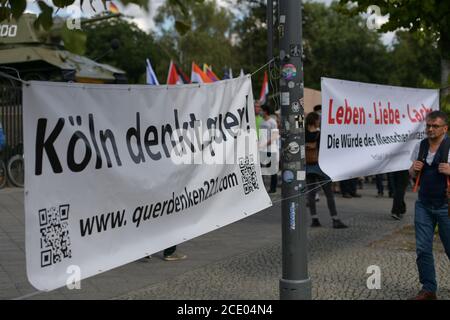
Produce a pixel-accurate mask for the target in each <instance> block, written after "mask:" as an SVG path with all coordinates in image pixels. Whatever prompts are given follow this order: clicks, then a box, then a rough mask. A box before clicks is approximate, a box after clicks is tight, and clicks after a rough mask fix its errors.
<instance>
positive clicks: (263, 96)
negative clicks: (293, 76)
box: [259, 71, 269, 105]
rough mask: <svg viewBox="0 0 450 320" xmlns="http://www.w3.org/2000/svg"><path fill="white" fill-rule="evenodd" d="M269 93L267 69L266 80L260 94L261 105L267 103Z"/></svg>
mask: <svg viewBox="0 0 450 320" xmlns="http://www.w3.org/2000/svg"><path fill="white" fill-rule="evenodd" d="M268 94H269V77H268V76H267V71H266V72H264V80H263V84H262V87H261V93H260V94H259V103H260V104H261V105H263V104H265V103H266V96H267V95H268Z"/></svg>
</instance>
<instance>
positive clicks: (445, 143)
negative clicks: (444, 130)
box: [417, 137, 450, 163]
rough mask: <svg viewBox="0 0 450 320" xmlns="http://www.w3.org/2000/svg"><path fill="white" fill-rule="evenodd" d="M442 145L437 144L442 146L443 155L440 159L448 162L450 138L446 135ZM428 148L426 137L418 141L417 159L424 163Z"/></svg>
mask: <svg viewBox="0 0 450 320" xmlns="http://www.w3.org/2000/svg"><path fill="white" fill-rule="evenodd" d="M442 143H443V145H442V146H439V148H440V147H442V148H443V150H442V151H443V153H444V154H443V156H442V159H441V162H444V163H446V162H448V152H449V151H450V138H449V137H447V139H444V141H442ZM429 148H430V144H429V143H428V139H423V140H422V141H421V142H420V147H419V155H418V157H417V160H418V161H422V162H423V163H425V161H426V156H427V155H428V149H429Z"/></svg>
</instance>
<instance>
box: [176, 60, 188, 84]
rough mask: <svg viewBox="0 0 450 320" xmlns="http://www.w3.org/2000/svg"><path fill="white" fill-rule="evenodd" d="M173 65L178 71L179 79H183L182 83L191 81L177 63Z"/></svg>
mask: <svg viewBox="0 0 450 320" xmlns="http://www.w3.org/2000/svg"><path fill="white" fill-rule="evenodd" d="M173 65H174V66H175V69H176V71H177V73H178V76H179V77H180V78H181V81H183V83H184V84H187V83H191V80H190V79H189V77H188V76H187V75H186V74H185V73H184V72H183V70H181V68H180V67H179V66H178V65H177V64H175V63H174V64H173Z"/></svg>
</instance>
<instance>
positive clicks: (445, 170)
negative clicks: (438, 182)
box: [438, 163, 450, 176]
mask: <svg viewBox="0 0 450 320" xmlns="http://www.w3.org/2000/svg"><path fill="white" fill-rule="evenodd" d="M438 170H439V172H440V173H442V174H445V175H446V176H450V164H448V163H439V167H438Z"/></svg>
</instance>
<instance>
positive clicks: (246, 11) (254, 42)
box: [233, 0, 276, 99]
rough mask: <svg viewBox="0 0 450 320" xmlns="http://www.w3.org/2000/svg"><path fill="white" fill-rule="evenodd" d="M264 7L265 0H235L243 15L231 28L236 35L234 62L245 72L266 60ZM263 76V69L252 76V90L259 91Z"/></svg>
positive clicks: (257, 66) (252, 69)
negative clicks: (236, 53)
mask: <svg viewBox="0 0 450 320" xmlns="http://www.w3.org/2000/svg"><path fill="white" fill-rule="evenodd" d="M266 8H267V7H266V0H239V1H238V2H237V9H238V10H239V11H240V12H241V13H243V17H242V18H241V19H239V20H238V21H237V22H236V23H235V25H234V28H233V32H234V33H235V34H236V35H237V36H236V41H235V46H236V49H237V52H239V54H238V55H236V57H235V63H236V65H237V66H238V67H239V69H240V68H242V69H243V70H244V71H245V72H254V71H256V70H258V69H259V68H260V67H261V66H263V65H264V64H266V62H267V60H268V59H267V21H266ZM275 46H276V44H275ZM263 77H264V72H263V71H261V72H259V73H256V74H255V75H254V76H253V90H254V92H258V93H259V92H260V91H259V90H260V89H261V84H262V81H263ZM270 91H272V88H270ZM271 93H273V92H271ZM255 98H256V99H257V98H259V97H258V96H256V97H255Z"/></svg>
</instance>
